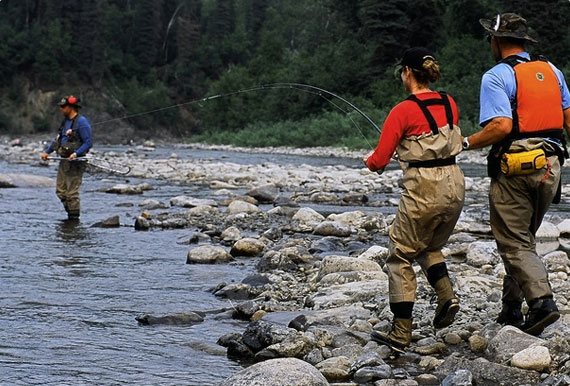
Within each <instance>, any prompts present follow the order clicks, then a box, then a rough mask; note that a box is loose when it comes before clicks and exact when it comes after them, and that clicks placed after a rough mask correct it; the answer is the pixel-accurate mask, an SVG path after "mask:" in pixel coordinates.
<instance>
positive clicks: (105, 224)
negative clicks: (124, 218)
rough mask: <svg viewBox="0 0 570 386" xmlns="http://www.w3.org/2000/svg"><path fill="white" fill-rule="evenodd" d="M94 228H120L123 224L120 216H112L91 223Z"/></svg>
mask: <svg viewBox="0 0 570 386" xmlns="http://www.w3.org/2000/svg"><path fill="white" fill-rule="evenodd" d="M91 226H92V227H94V228H118V227H120V226H121V222H120V220H119V216H111V217H109V218H107V219H105V220H103V221H99V222H96V223H95V224H93V225H91Z"/></svg>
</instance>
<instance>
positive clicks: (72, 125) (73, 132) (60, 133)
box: [57, 114, 81, 146]
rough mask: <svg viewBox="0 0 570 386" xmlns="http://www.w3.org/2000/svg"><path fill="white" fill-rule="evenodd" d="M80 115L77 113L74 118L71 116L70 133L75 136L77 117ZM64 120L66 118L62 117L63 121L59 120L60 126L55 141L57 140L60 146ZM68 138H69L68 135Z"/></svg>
mask: <svg viewBox="0 0 570 386" xmlns="http://www.w3.org/2000/svg"><path fill="white" fill-rule="evenodd" d="M80 117H81V115H79V114H77V115H76V116H75V117H74V118H73V122H72V123H71V135H73V136H75V135H76V134H75V133H76V132H77V130H76V129H77V121H79V118H80ZM65 121H67V119H65V118H64V119H63V121H62V122H61V126H60V127H59V137H58V138H57V142H59V144H60V146H61V140H62V137H63V130H64V129H65ZM67 137H68V140H69V136H67Z"/></svg>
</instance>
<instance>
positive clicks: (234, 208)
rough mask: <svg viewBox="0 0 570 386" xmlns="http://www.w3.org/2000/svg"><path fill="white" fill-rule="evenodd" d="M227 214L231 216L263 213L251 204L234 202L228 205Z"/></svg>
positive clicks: (240, 201) (239, 201)
mask: <svg viewBox="0 0 570 386" xmlns="http://www.w3.org/2000/svg"><path fill="white" fill-rule="evenodd" d="M227 212H228V213H229V214H239V213H259V212H261V209H259V207H257V206H255V205H253V204H250V203H249V202H245V201H242V200H234V201H232V202H231V203H230V204H229V205H228V210H227Z"/></svg>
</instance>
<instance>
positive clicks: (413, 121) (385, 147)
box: [366, 91, 459, 172]
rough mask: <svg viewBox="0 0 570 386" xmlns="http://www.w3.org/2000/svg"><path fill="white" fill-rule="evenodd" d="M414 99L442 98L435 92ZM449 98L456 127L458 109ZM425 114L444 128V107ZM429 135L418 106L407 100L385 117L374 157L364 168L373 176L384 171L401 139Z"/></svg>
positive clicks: (439, 106)
mask: <svg viewBox="0 0 570 386" xmlns="http://www.w3.org/2000/svg"><path fill="white" fill-rule="evenodd" d="M415 95H416V96H417V97H418V99H421V100H425V99H432V98H441V97H440V96H439V94H438V93H437V92H435V91H431V92H425V93H419V94H415ZM448 97H449V103H450V104H451V111H452V113H453V123H454V124H456V125H457V123H458V121H459V113H458V111H457V105H456V104H455V101H454V100H453V98H452V97H451V96H450V95H449V94H448ZM428 110H429V112H430V113H431V114H432V115H433V118H434V119H435V122H436V123H437V127H442V126H445V125H446V124H447V117H446V115H445V107H444V106H443V105H433V106H428ZM429 132H430V127H429V123H428V121H427V119H426V118H425V116H424V114H423V113H422V110H421V109H420V106H418V104H417V103H416V102H413V101H410V100H404V101H403V102H400V103H399V104H397V105H396V106H395V107H394V108H393V109H392V111H390V114H388V117H386V121H384V125H383V126H382V134H381V135H380V139H379V140H378V146H376V149H375V150H374V153H373V154H372V155H371V156H370V157H369V158H368V160H367V161H366V166H368V169H370V170H371V171H373V172H375V171H377V170H380V169H383V168H385V167H386V165H388V164H389V163H390V159H391V158H392V156H393V155H394V152H395V151H396V148H397V147H398V144H399V143H400V141H401V139H402V138H403V137H410V136H412V135H421V134H424V133H429Z"/></svg>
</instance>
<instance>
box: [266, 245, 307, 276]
mask: <svg viewBox="0 0 570 386" xmlns="http://www.w3.org/2000/svg"><path fill="white" fill-rule="evenodd" d="M313 260H314V257H313V255H311V254H310V253H309V251H308V250H307V249H306V248H304V247H302V246H294V247H286V248H282V249H280V250H278V251H267V252H266V253H265V254H264V255H263V256H262V258H261V259H260V260H259V263H258V264H257V268H258V269H259V270H260V271H262V272H265V271H271V270H274V269H282V270H285V271H290V270H297V269H298V268H299V266H302V265H305V264H309V263H310V262H311V261H313Z"/></svg>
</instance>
